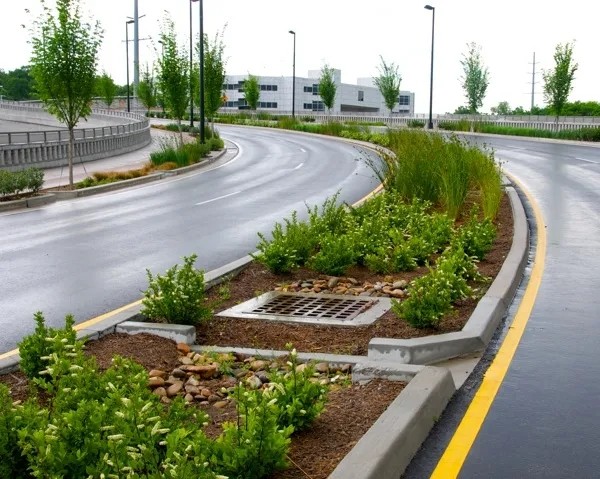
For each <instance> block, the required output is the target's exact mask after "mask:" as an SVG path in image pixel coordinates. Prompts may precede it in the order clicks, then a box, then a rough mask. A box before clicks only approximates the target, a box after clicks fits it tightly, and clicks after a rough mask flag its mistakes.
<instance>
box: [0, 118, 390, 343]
mask: <svg viewBox="0 0 600 479" xmlns="http://www.w3.org/2000/svg"><path fill="white" fill-rule="evenodd" d="M219 130H220V131H221V134H222V136H223V137H224V138H226V139H229V140H232V141H233V142H234V143H235V144H237V145H239V148H240V149H239V154H238V155H237V156H235V159H234V160H233V161H231V162H229V163H227V164H225V165H224V166H221V167H220V168H216V169H212V170H207V171H201V172H198V173H194V174H190V175H185V176H178V177H174V178H173V179H169V180H162V181H160V182H156V183H150V184H147V185H144V186H141V187H135V188H131V189H127V190H120V191H118V192H113V193H106V194H102V195H97V196H91V197H87V198H80V199H76V200H70V201H63V202H57V203H54V204H51V205H47V206H44V207H42V208H39V209H34V210H27V211H22V212H17V213H4V214H0V226H1V228H0V258H1V261H0V283H1V284H2V294H1V295H0V353H2V352H5V351H7V350H10V349H12V348H14V347H15V345H16V344H17V342H18V341H19V340H20V338H21V337H22V336H23V335H25V334H28V333H29V332H30V331H32V330H33V326H34V324H33V320H32V318H33V313H34V312H35V311H37V310H42V311H43V312H44V314H45V316H46V319H47V321H48V323H49V325H52V326H59V325H62V324H63V320H64V316H65V314H67V313H73V314H74V315H75V318H76V320H77V321H78V322H81V321H84V320H87V319H89V318H91V317H95V316H97V315H99V314H102V313H105V312H107V311H111V310H113V309H116V308H118V307H120V306H123V305H125V304H128V303H131V302H133V301H136V300H138V299H140V297H141V291H142V290H143V289H145V288H146V287H147V279H146V275H145V269H146V268H149V269H150V270H151V271H152V272H154V273H162V272H164V270H166V269H167V268H169V267H170V266H172V265H173V264H176V263H180V262H181V258H182V257H183V256H184V255H190V254H192V253H197V254H198V261H197V263H196V264H197V266H198V267H200V268H203V269H205V270H206V271H209V270H211V269H213V268H216V267H220V266H222V265H224V264H226V263H228V262H230V261H233V260H236V259H238V258H240V257H242V256H244V255H245V254H247V253H250V252H254V251H255V250H256V244H257V242H258V237H257V232H259V231H260V232H263V233H266V234H269V233H270V231H271V229H272V227H273V224H274V222H276V221H282V220H283V218H285V217H287V216H288V215H289V214H291V212H292V211H294V210H297V211H298V212H299V216H301V217H302V216H305V212H306V206H305V203H307V204H309V205H315V204H318V205H320V204H322V202H323V201H324V200H325V198H327V197H329V196H332V195H334V194H335V193H336V192H337V191H338V190H341V194H340V200H344V201H347V202H350V203H352V202H355V201H357V200H359V199H360V198H362V197H363V196H364V195H366V194H368V193H369V192H370V191H372V190H373V189H374V188H375V187H376V186H377V184H378V181H377V180H376V179H375V178H374V175H373V174H372V171H371V170H370V169H369V167H367V166H366V164H365V162H364V161H362V160H361V158H364V157H365V155H367V154H368V153H366V152H363V150H362V149H357V148H356V147H354V146H351V145H349V144H346V143H343V142H340V141H337V140H335V139H329V138H320V137H309V136H306V135H301V134H289V133H285V132H278V131H276V130H260V129H243V128H239V127H234V126H227V127H225V126H222V127H221V126H219ZM230 153H231V152H230Z"/></svg>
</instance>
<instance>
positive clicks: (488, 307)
mask: <svg viewBox="0 0 600 479" xmlns="http://www.w3.org/2000/svg"><path fill="white" fill-rule="evenodd" d="M506 192H507V193H508V196H509V199H510V204H511V207H512V211H513V224H514V229H513V242H512V246H511V248H510V251H509V253H508V255H507V256H506V258H505V260H504V263H503V264H502V268H501V269H500V272H499V273H498V275H497V276H496V279H495V280H494V282H493V283H492V284H491V286H490V287H489V289H488V290H487V292H486V294H485V295H484V296H483V298H481V299H480V300H479V302H478V303H477V306H476V307H475V310H474V311H473V314H472V315H471V317H470V318H469V320H468V321H467V324H465V326H464V327H463V329H462V331H459V332H454V333H446V334H439V335H435V336H425V337H422V338H413V339H389V338H373V339H371V341H370V342H369V350H368V357H369V358H370V359H373V360H386V361H399V362H401V363H405V364H432V363H436V362H438V361H444V360H446V359H451V358H454V357H457V356H461V355H463V354H467V353H472V352H475V351H481V350H483V349H484V348H485V346H486V345H487V343H488V342H489V340H490V339H491V337H492V335H493V334H494V331H495V330H496V328H497V327H498V324H500V321H501V320H502V317H503V316H504V314H505V312H506V310H507V309H508V307H509V305H510V303H511V301H512V298H513V297H514V294H515V291H516V290H517V288H518V286H519V284H520V282H521V279H522V277H523V271H524V269H525V266H526V264H527V258H528V251H529V228H528V225H527V217H526V215H525V210H524V208H523V204H522V203H521V200H520V198H519V195H518V193H517V191H516V190H515V188H514V187H512V186H511V187H507V188H506Z"/></svg>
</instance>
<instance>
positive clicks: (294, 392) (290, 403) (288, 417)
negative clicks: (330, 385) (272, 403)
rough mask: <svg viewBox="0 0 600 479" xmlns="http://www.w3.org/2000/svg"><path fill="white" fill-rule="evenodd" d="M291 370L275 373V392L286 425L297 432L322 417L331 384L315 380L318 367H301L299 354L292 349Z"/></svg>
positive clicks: (308, 365) (281, 418)
mask: <svg viewBox="0 0 600 479" xmlns="http://www.w3.org/2000/svg"><path fill="white" fill-rule="evenodd" d="M287 365H288V367H289V371H288V372H286V373H282V372H280V371H278V372H275V373H273V374H272V375H271V380H272V382H271V385H272V386H271V393H272V395H273V398H275V399H276V400H277V406H278V407H279V417H278V419H277V422H278V423H279V425H280V426H282V427H288V426H292V427H293V428H294V431H301V430H303V429H306V428H308V427H309V426H310V425H311V424H312V423H313V422H314V420H315V419H316V418H317V417H319V415H320V414H321V412H322V411H323V409H324V408H325V403H326V401H327V393H328V389H327V386H324V385H321V384H319V383H318V382H314V381H312V379H313V373H314V372H315V370H314V366H313V365H311V364H307V365H306V367H304V368H303V369H302V370H300V371H299V370H298V369H299V368H298V365H299V364H298V353H297V352H296V350H295V349H292V350H291V351H290V354H289V361H288V363H287Z"/></svg>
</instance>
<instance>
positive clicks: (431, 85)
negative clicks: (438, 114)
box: [425, 5, 435, 130]
mask: <svg viewBox="0 0 600 479" xmlns="http://www.w3.org/2000/svg"><path fill="white" fill-rule="evenodd" d="M425 8H426V9H427V10H431V12H432V16H431V78H430V80H429V125H428V128H429V129H430V130H433V38H434V33H435V7H432V6H431V5H425Z"/></svg>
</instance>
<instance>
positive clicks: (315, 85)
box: [312, 83, 319, 95]
mask: <svg viewBox="0 0 600 479" xmlns="http://www.w3.org/2000/svg"><path fill="white" fill-rule="evenodd" d="M312 92H313V95H318V94H319V85H317V84H316V83H313V86H312Z"/></svg>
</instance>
